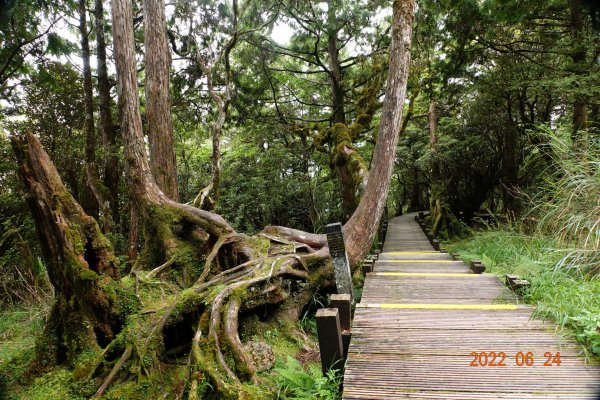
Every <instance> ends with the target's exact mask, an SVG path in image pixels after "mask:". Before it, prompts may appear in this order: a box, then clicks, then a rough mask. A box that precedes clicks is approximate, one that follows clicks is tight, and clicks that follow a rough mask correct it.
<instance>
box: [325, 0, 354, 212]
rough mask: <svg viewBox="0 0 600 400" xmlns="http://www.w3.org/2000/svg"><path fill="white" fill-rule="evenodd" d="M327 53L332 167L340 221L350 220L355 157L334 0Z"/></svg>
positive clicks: (330, 7)
mask: <svg viewBox="0 0 600 400" xmlns="http://www.w3.org/2000/svg"><path fill="white" fill-rule="evenodd" d="M327 7H328V8H327V54H328V56H329V71H328V73H329V81H330V84H331V101H332V105H333V115H332V117H333V118H332V122H333V125H334V126H333V128H332V133H333V138H334V141H333V146H334V149H333V164H334V168H335V174H336V176H337V178H338V182H339V184H340V191H341V198H342V213H343V216H344V221H347V220H348V219H350V216H351V215H352V213H354V210H356V206H357V205H358V202H357V199H356V196H357V194H358V186H359V184H358V179H357V178H358V177H357V176H356V175H355V171H354V170H353V168H352V165H351V160H352V157H355V156H358V154H357V151H356V149H355V148H354V146H352V135H351V134H350V132H349V130H348V127H347V125H346V111H345V108H344V100H345V98H344V97H345V96H344V85H343V77H342V66H341V64H340V57H339V49H338V37H337V35H338V32H339V28H338V24H339V21H338V20H337V18H336V15H335V11H336V4H335V1H334V0H328V2H327Z"/></svg>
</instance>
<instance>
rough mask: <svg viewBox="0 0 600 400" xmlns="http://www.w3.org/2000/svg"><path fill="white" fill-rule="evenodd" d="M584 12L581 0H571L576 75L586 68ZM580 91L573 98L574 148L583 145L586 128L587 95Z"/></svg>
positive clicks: (572, 57) (572, 53) (571, 27)
mask: <svg viewBox="0 0 600 400" xmlns="http://www.w3.org/2000/svg"><path fill="white" fill-rule="evenodd" d="M583 18H584V13H583V6H582V0H571V16H570V30H571V38H572V44H571V48H572V50H571V59H572V60H573V70H574V73H575V74H576V75H582V74H583V73H585V70H586V69H587V67H588V66H587V64H586V62H585V58H586V48H585V41H584V37H583V35H584V19H583ZM580 91H581V92H579V93H575V95H574V100H573V127H572V133H571V138H572V139H573V145H574V147H575V148H578V147H580V146H584V145H585V143H583V142H584V141H585V139H584V138H582V137H581V131H582V130H585V129H587V127H588V120H587V96H586V95H585V94H584V93H582V91H583V88H581V89H580Z"/></svg>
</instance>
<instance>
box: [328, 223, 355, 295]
mask: <svg viewBox="0 0 600 400" xmlns="http://www.w3.org/2000/svg"><path fill="white" fill-rule="evenodd" d="M327 244H328V245H329V255H330V256H331V259H332V262H333V272H334V274H335V285H336V287H337V292H338V294H348V295H350V301H351V302H353V301H354V293H353V291H354V288H353V287H352V275H351V273H350V263H349V262H348V255H347V254H346V246H345V245H344V234H343V233H342V224H341V223H339V222H338V223H335V224H329V225H327Z"/></svg>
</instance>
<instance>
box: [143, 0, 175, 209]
mask: <svg viewBox="0 0 600 400" xmlns="http://www.w3.org/2000/svg"><path fill="white" fill-rule="evenodd" d="M144 44H145V51H146V70H145V73H146V88H145V89H146V116H147V118H148V141H149V142H150V168H151V171H152V174H153V175H154V179H155V180H156V183H157V184H158V187H159V188H160V189H161V190H162V191H163V193H164V194H166V195H167V196H168V197H169V198H170V199H172V200H175V201H177V200H179V190H178V187H177V162H176V158H175V147H174V139H173V125H172V121H171V101H170V91H169V69H170V66H171V53H170V50H169V45H168V42H167V24H166V20H165V4H164V2H163V0H144Z"/></svg>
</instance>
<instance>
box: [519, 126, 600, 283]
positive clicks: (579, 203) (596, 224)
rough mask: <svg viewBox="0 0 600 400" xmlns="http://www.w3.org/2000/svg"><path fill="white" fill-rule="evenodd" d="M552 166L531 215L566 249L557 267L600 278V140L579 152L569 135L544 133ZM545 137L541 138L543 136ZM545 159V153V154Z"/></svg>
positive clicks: (542, 230)
mask: <svg viewBox="0 0 600 400" xmlns="http://www.w3.org/2000/svg"><path fill="white" fill-rule="evenodd" d="M541 130H542V135H543V137H544V138H545V139H546V142H547V144H546V150H547V151H546V152H545V153H544V154H546V155H550V157H551V158H552V162H551V163H550V166H548V167H547V168H545V169H543V170H542V172H541V173H540V175H539V177H538V181H540V182H541V185H540V186H539V188H537V190H536V191H537V194H536V195H535V196H533V197H532V198H531V200H532V203H533V207H532V208H531V210H530V212H529V213H528V214H527V215H526V217H527V218H529V219H531V220H534V221H535V222H536V227H537V230H538V232H539V233H541V234H544V235H551V236H552V237H554V238H556V239H557V241H558V242H559V244H560V250H559V251H560V252H561V253H562V258H561V259H560V260H559V261H558V262H557V263H556V268H570V269H575V270H577V271H580V272H583V273H589V274H591V275H597V274H599V273H600V140H598V139H597V138H596V139H594V138H590V139H589V144H588V146H587V149H585V150H579V151H575V150H574V149H573V145H572V142H571V140H570V138H568V134H567V133H566V132H565V131H564V130H558V131H557V132H553V131H550V130H549V129H548V128H541ZM538 135H539V133H538ZM539 156H541V153H540V154H539Z"/></svg>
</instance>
